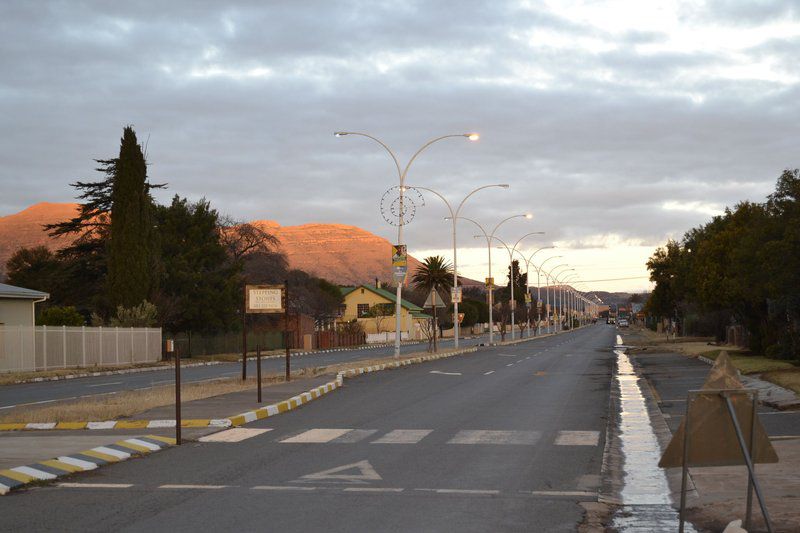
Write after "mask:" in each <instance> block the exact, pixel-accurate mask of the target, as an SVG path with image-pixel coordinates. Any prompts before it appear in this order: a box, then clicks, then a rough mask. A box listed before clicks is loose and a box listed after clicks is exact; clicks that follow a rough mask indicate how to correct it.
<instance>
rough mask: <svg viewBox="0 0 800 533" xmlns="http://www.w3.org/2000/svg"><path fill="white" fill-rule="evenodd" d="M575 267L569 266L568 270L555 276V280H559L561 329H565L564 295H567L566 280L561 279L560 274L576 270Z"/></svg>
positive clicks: (563, 274)
mask: <svg viewBox="0 0 800 533" xmlns="http://www.w3.org/2000/svg"><path fill="white" fill-rule="evenodd" d="M574 270H575V269H574V268H568V269H566V270H562V271H561V272H559V273H558V274H556V276H555V280H556V281H557V282H558V297H559V306H558V314H559V316H558V319H559V331H562V330H563V329H564V327H563V326H564V314H565V313H564V297H565V289H564V281H563V280H561V279H559V276H565V275H568V274H567V272H570V271H574Z"/></svg>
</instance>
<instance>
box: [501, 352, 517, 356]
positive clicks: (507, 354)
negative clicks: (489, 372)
mask: <svg viewBox="0 0 800 533" xmlns="http://www.w3.org/2000/svg"><path fill="white" fill-rule="evenodd" d="M497 355H499V356H500V357H517V356H516V355H514V354H510V353H499V354H497Z"/></svg>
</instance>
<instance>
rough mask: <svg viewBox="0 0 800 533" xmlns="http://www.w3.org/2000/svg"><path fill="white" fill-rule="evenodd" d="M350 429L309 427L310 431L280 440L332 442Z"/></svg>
mask: <svg viewBox="0 0 800 533" xmlns="http://www.w3.org/2000/svg"><path fill="white" fill-rule="evenodd" d="M348 431H350V430H349V429H309V430H308V431H304V432H303V433H300V434H299V435H295V436H294V437H289V438H288V439H283V440H282V441H280V442H289V443H297V442H300V443H323V442H330V441H332V440H333V439H335V438H336V437H341V436H342V435H344V434H345V433H347V432H348Z"/></svg>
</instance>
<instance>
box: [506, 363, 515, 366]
mask: <svg viewBox="0 0 800 533" xmlns="http://www.w3.org/2000/svg"><path fill="white" fill-rule="evenodd" d="M506 366H514V363H509V364H507V365H506Z"/></svg>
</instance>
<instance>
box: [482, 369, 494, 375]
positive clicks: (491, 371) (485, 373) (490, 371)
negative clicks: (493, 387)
mask: <svg viewBox="0 0 800 533" xmlns="http://www.w3.org/2000/svg"><path fill="white" fill-rule="evenodd" d="M489 374H494V370H489V371H488V372H484V373H483V375H484V376H488V375H489Z"/></svg>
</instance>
